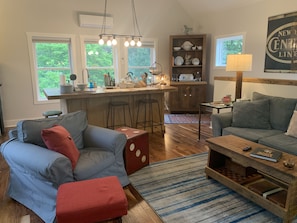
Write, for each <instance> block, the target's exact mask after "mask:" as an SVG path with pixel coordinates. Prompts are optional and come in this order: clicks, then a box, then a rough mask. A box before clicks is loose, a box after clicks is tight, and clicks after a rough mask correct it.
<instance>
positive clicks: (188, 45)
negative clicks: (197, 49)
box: [181, 41, 194, 51]
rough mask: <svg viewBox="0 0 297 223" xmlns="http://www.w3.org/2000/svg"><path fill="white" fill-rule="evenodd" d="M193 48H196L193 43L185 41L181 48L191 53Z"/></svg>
mask: <svg viewBox="0 0 297 223" xmlns="http://www.w3.org/2000/svg"><path fill="white" fill-rule="evenodd" d="M192 46H194V44H193V43H191V42H190V41H185V42H184V43H183V45H182V46H181V47H182V48H183V49H184V50H186V51H189V50H191V48H192Z"/></svg>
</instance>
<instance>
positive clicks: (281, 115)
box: [252, 92, 297, 132]
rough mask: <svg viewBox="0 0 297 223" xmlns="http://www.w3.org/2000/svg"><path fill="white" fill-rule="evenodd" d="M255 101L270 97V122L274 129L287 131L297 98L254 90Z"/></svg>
mask: <svg viewBox="0 0 297 223" xmlns="http://www.w3.org/2000/svg"><path fill="white" fill-rule="evenodd" d="M252 99H253V101H255V100H263V99H269V101H270V124H271V127H272V128H273V129H278V130H281V131H283V132H285V131H287V128H288V125H289V123H290V119H291V116H292V115H293V111H294V110H295V107H296V104H297V98H283V97H276V96H270V95H264V94H261V93H258V92H253V98H252Z"/></svg>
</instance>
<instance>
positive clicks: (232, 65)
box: [226, 54, 253, 99]
mask: <svg viewBox="0 0 297 223" xmlns="http://www.w3.org/2000/svg"><path fill="white" fill-rule="evenodd" d="M252 60H253V56H252V54H229V55H228V56H227V64H226V71H236V88H235V99H239V98H241V89H242V72H243V71H251V70H252Z"/></svg>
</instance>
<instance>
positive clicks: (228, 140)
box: [205, 135, 297, 222]
mask: <svg viewBox="0 0 297 223" xmlns="http://www.w3.org/2000/svg"><path fill="white" fill-rule="evenodd" d="M207 142H208V144H209V157H208V164H207V166H206V167H205V173H206V175H207V177H209V178H213V179H215V180H217V181H218V182H220V183H222V184H224V185H225V186H227V187H229V188H230V189H232V190H234V191H236V192H237V193H239V194H241V195H242V196H244V197H246V198H247V199H249V200H251V201H253V202H255V203H256V204H258V205H260V206H262V207H263V208H265V209H267V210H268V211H270V212H272V213H274V214H275V215H277V216H279V217H281V218H282V219H283V222H291V220H292V219H293V218H294V216H296V215H297V173H296V171H294V170H289V169H287V168H285V167H284V166H283V165H282V162H283V160H285V159H288V158H290V159H293V160H294V161H296V162H297V158H296V156H293V155H289V154H287V153H283V156H282V159H281V160H280V161H279V162H277V163H274V162H270V161H266V160H262V159H257V158H253V157H250V155H249V153H250V151H249V152H244V151H242V148H244V147H246V146H251V147H252V149H254V148H256V147H263V148H268V147H265V146H262V145H259V144H257V143H254V142H250V141H248V140H245V139H242V138H239V137H236V136H232V135H230V136H221V137H215V138H210V139H207ZM262 181H263V182H264V181H265V182H266V183H267V182H268V183H269V184H270V183H271V184H274V185H276V186H277V188H279V190H281V192H280V195H281V196H280V197H281V199H279V200H275V199H274V200H273V201H271V199H270V197H269V195H268V196H267V197H266V198H265V197H264V196H266V195H265V194H264V196H263V195H262V194H259V193H256V192H255V191H253V190H251V189H250V187H251V186H250V185H251V184H254V183H255V182H257V183H259V182H262Z"/></svg>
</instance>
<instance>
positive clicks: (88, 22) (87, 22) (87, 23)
mask: <svg viewBox="0 0 297 223" xmlns="http://www.w3.org/2000/svg"><path fill="white" fill-rule="evenodd" d="M103 18H104V17H103V16H100V15H83V14H79V25H80V27H88V28H101V27H102V24H103ZM105 24H106V26H105V28H106V29H111V28H112V26H113V17H111V16H108V17H106V23H105Z"/></svg>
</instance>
